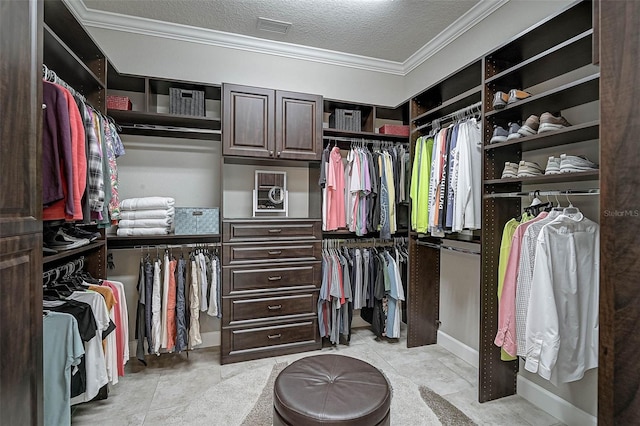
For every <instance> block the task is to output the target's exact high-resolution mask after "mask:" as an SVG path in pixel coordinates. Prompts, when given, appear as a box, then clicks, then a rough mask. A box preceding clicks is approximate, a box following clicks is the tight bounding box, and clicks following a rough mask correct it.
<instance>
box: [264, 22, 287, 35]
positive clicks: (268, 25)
mask: <svg viewBox="0 0 640 426" xmlns="http://www.w3.org/2000/svg"><path fill="white" fill-rule="evenodd" d="M289 28H291V22H283V21H276V20H275V19H267V18H258V29H259V30H262V31H269V32H272V33H278V34H286V33H287V32H288V31H289Z"/></svg>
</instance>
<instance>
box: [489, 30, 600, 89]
mask: <svg viewBox="0 0 640 426" xmlns="http://www.w3.org/2000/svg"><path fill="white" fill-rule="evenodd" d="M592 36H593V29H589V30H587V31H585V32H583V33H581V34H578V35H577V36H575V37H572V38H570V39H569V40H566V41H565V42H563V43H560V44H557V45H555V46H553V47H551V48H549V49H547V50H545V51H544V52H541V53H539V54H538V55H535V56H533V57H531V58H529V59H527V60H525V61H522V62H520V63H519V64H517V65H514V66H513V67H511V68H508V69H506V70H504V71H502V72H500V73H498V74H496V75H494V76H493V77H490V78H487V79H486V80H485V83H487V84H492V85H495V86H496V87H497V88H499V89H502V90H509V89H512V88H526V87H531V86H533V85H536V84H538V83H541V82H543V81H547V80H549V79H551V78H553V77H555V76H557V75H560V74H564V73H566V72H569V71H572V70H574V69H577V68H580V67H582V66H584V65H587V64H590V63H591V43H592ZM487 60H488V61H490V60H491V59H487Z"/></svg>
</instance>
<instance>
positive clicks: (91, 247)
mask: <svg viewBox="0 0 640 426" xmlns="http://www.w3.org/2000/svg"><path fill="white" fill-rule="evenodd" d="M105 243H106V241H105V240H96V241H94V242H92V243H89V244H87V245H86V246H82V247H78V248H75V249H71V250H61V251H59V252H58V253H56V254H52V255H50V256H43V257H42V262H43V264H44V265H47V264H49V263H53V262H59V261H61V260H66V259H73V258H77V257H78V256H80V255H82V254H83V253H89V252H92V251H95V250H99V249H101V248H102V247H103V246H104V245H105Z"/></svg>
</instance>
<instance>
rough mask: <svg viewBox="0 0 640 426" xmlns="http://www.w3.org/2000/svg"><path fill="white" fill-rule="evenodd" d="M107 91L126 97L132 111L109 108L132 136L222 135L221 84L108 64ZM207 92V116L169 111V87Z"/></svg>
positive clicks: (211, 137) (214, 137) (209, 137)
mask: <svg viewBox="0 0 640 426" xmlns="http://www.w3.org/2000/svg"><path fill="white" fill-rule="evenodd" d="M108 71H109V73H108V88H109V89H108V93H109V94H114V95H118V96H126V97H128V98H129V99H130V100H131V103H132V108H133V109H132V110H117V109H109V111H108V114H109V115H110V116H111V117H112V118H113V119H114V120H115V121H116V123H118V125H119V126H120V127H121V128H122V133H124V134H131V135H142V136H154V137H174V138H185V139H204V140H212V141H220V140H221V138H222V130H221V129H222V121H221V87H220V86H218V85H207V84H203V83H195V82H187V81H181V80H170V79H157V78H151V77H143V76H135V75H125V74H120V73H118V71H117V70H116V69H115V68H114V67H113V65H111V64H109V68H108ZM170 88H179V89H186V90H199V91H202V92H204V102H205V116H204V117H199V116H190V115H182V114H170V113H169V89H170Z"/></svg>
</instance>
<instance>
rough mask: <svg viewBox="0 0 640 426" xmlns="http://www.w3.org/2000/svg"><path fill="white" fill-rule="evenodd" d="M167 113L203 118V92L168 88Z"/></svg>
mask: <svg viewBox="0 0 640 426" xmlns="http://www.w3.org/2000/svg"><path fill="white" fill-rule="evenodd" d="M169 113H171V114H180V115H193V116H196V117H204V91H202V90H187V89H179V88H176V87H171V88H169Z"/></svg>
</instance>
